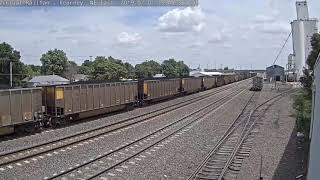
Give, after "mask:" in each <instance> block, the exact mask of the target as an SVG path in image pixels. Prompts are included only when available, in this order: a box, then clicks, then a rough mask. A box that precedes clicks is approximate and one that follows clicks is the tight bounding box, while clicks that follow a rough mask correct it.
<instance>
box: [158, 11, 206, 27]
mask: <svg viewBox="0 0 320 180" xmlns="http://www.w3.org/2000/svg"><path fill="white" fill-rule="evenodd" d="M204 26H205V14H204V13H203V12H202V10H201V8H200V7H187V8H185V9H173V10H171V11H169V12H167V13H166V14H164V15H162V16H161V17H159V19H158V27H157V28H158V29H159V30H160V31H164V32H192V31H195V32H200V31H201V30H202V29H203V28H204Z"/></svg>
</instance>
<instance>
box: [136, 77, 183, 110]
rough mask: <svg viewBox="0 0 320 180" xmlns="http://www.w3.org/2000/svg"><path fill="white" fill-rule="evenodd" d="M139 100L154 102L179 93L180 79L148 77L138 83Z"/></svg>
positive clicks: (141, 101)
mask: <svg viewBox="0 0 320 180" xmlns="http://www.w3.org/2000/svg"><path fill="white" fill-rule="evenodd" d="M138 91H139V102H140V103H142V104H143V103H144V102H151V101H152V102H154V101H159V100H163V99H167V98H170V97H173V96H176V95H179V94H180V79H179V78H174V79H165V78H164V79H150V80H140V81H139V83H138Z"/></svg>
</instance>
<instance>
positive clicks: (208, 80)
mask: <svg viewBox="0 0 320 180" xmlns="http://www.w3.org/2000/svg"><path fill="white" fill-rule="evenodd" d="M202 81H203V82H202V83H203V89H204V90H206V89H211V88H214V87H217V77H215V76H205V77H203V78H202Z"/></svg>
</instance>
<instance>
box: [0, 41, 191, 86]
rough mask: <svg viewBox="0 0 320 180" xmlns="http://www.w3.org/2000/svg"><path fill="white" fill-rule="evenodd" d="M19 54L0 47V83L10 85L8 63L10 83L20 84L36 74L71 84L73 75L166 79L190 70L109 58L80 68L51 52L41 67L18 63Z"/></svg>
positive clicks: (177, 64) (173, 62) (170, 62)
mask: <svg viewBox="0 0 320 180" xmlns="http://www.w3.org/2000/svg"><path fill="white" fill-rule="evenodd" d="M20 58H21V56H20V52H19V51H17V50H15V49H14V48H13V47H12V46H11V45H9V44H8V43H5V42H3V43H1V44H0V84H9V79H10V76H9V74H10V68H9V62H10V61H12V62H13V63H12V64H13V83H14V85H16V86H17V85H21V82H22V80H23V79H24V78H26V77H33V76H36V75H52V74H55V75H59V76H62V77H65V78H67V79H69V80H71V81H73V80H74V79H75V75H76V74H84V75H87V76H88V78H89V79H91V80H111V79H115V80H117V79H137V78H150V77H153V76H154V75H156V74H164V75H165V76H166V77H180V76H188V75H189V71H190V69H189V67H188V66H187V65H186V64H184V62H183V61H176V60H175V59H168V60H164V61H163V62H162V63H161V64H160V63H158V62H157V61H155V60H146V61H144V62H143V63H141V64H137V65H135V66H133V65H132V64H130V63H128V62H124V61H123V60H121V59H115V58H113V57H111V56H109V57H106V56H97V57H95V58H94V60H92V61H90V60H88V59H87V60H84V62H83V63H82V64H81V65H78V64H77V63H75V62H74V61H72V60H70V59H69V58H68V57H67V55H66V53H65V52H64V51H63V50H59V49H53V50H49V51H48V52H46V53H45V54H42V56H41V58H40V62H41V65H26V64H24V63H22V62H21V61H20Z"/></svg>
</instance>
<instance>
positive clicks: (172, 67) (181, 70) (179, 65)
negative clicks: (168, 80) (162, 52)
mask: <svg viewBox="0 0 320 180" xmlns="http://www.w3.org/2000/svg"><path fill="white" fill-rule="evenodd" d="M161 67H162V72H163V74H164V75H165V76H166V77H182V76H188V75H189V72H190V69H189V67H188V66H187V65H186V64H184V62H183V61H179V62H177V61H175V60H174V59H169V60H165V61H163V63H162V65H161Z"/></svg>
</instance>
